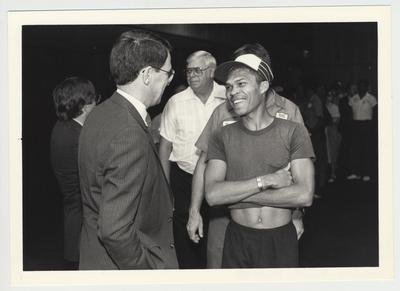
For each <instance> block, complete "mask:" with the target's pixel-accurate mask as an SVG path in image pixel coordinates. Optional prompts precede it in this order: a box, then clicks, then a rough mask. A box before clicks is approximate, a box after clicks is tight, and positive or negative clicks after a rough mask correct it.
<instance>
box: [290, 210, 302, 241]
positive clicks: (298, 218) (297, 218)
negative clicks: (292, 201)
mask: <svg viewBox="0 0 400 291" xmlns="http://www.w3.org/2000/svg"><path fill="white" fill-rule="evenodd" d="M292 221H293V224H294V227H295V228H296V232H297V239H300V237H301V236H302V235H303V233H304V224H303V213H302V212H301V210H299V209H296V210H294V211H293V213H292Z"/></svg>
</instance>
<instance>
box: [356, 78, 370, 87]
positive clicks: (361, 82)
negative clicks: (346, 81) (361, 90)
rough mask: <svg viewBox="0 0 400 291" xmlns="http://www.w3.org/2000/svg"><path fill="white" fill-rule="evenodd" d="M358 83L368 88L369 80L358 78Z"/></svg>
mask: <svg viewBox="0 0 400 291" xmlns="http://www.w3.org/2000/svg"><path fill="white" fill-rule="evenodd" d="M357 85H363V86H365V88H368V86H369V81H368V79H366V78H362V79H360V80H358V84H357Z"/></svg>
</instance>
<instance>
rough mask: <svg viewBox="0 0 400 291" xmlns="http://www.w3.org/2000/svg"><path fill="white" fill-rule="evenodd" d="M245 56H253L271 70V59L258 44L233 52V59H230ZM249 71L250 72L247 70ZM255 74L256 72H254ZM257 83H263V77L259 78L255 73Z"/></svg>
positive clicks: (244, 46)
mask: <svg viewBox="0 0 400 291" xmlns="http://www.w3.org/2000/svg"><path fill="white" fill-rule="evenodd" d="M246 54H253V55H256V56H257V57H259V58H260V59H261V60H263V61H264V62H266V63H267V64H268V66H269V67H270V69H271V70H272V66H271V57H270V55H269V53H268V51H267V50H266V49H265V48H264V47H263V46H262V45H261V44H259V43H249V44H245V45H243V46H241V47H240V48H238V49H237V50H235V51H234V52H233V57H232V59H236V58H237V57H239V56H241V55H246ZM249 71H251V70H249ZM255 73H256V72H255ZM255 76H256V79H257V82H258V83H261V82H262V81H265V79H264V77H263V76H261V75H260V74H258V73H256V74H255Z"/></svg>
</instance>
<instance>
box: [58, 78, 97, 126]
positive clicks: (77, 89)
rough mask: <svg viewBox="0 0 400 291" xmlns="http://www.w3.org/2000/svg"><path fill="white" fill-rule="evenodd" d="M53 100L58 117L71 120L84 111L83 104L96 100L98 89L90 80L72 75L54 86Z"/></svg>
mask: <svg viewBox="0 0 400 291" xmlns="http://www.w3.org/2000/svg"><path fill="white" fill-rule="evenodd" d="M53 101H54V106H55V109H56V115H57V117H58V119H59V120H64V121H65V120H70V119H72V118H75V117H78V116H79V115H81V114H82V113H83V112H82V108H83V106H85V105H86V104H90V103H93V102H95V101H96V91H95V89H94V86H93V84H92V82H90V81H89V80H87V79H84V78H81V77H70V78H67V79H65V80H64V81H62V82H61V83H60V84H58V85H57V86H56V87H55V88H54V90H53Z"/></svg>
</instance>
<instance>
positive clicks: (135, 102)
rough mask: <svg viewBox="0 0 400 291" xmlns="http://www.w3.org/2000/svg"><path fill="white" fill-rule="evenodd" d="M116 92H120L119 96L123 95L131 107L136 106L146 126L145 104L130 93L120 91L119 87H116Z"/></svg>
mask: <svg viewBox="0 0 400 291" xmlns="http://www.w3.org/2000/svg"><path fill="white" fill-rule="evenodd" d="M117 93H118V94H120V95H121V96H123V97H125V99H126V100H128V101H129V103H131V104H132V105H133V107H135V108H136V110H137V111H138V112H139V114H140V117H142V119H143V121H144V123H145V124H146V125H147V126H148V124H147V122H146V117H147V114H148V113H147V110H146V106H145V105H144V104H143V103H142V102H140V101H139V100H138V99H137V98H135V97H133V96H132V95H130V94H128V93H126V92H125V91H122V90H121V89H120V88H117Z"/></svg>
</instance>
